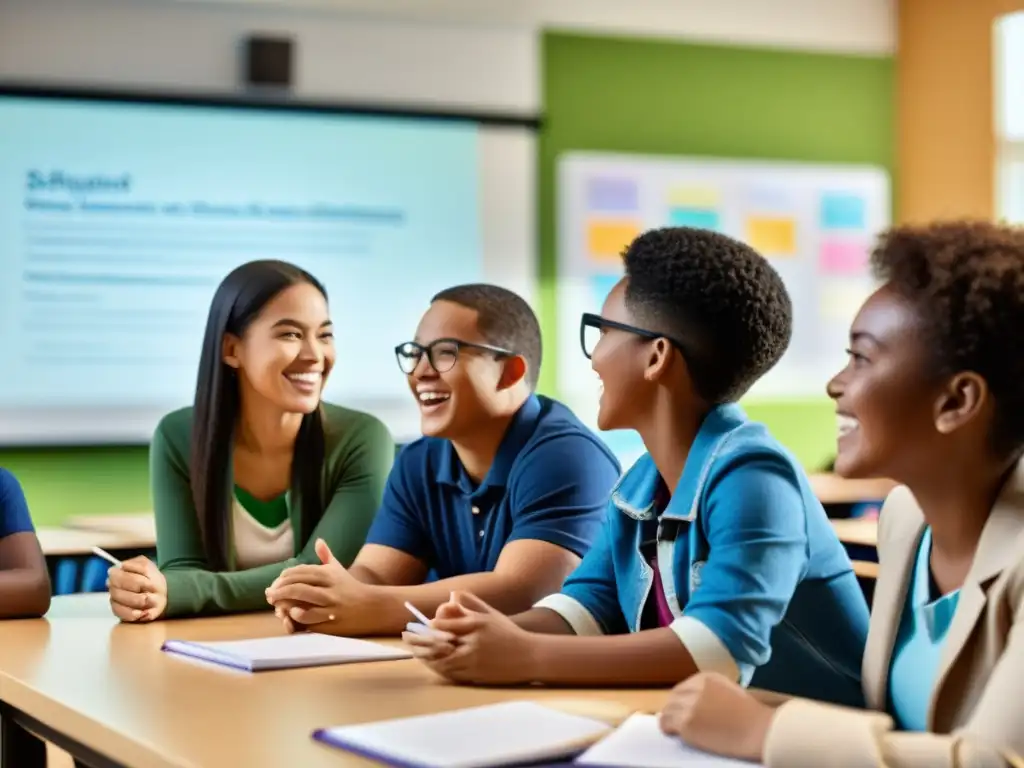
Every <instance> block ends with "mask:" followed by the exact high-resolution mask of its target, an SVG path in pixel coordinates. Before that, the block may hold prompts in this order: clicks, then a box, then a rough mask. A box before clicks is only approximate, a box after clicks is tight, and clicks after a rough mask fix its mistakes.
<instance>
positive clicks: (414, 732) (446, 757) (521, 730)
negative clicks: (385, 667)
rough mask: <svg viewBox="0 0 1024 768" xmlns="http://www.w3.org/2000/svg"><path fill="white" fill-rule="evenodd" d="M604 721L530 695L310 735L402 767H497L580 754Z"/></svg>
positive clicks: (602, 729) (599, 733) (603, 728)
mask: <svg viewBox="0 0 1024 768" xmlns="http://www.w3.org/2000/svg"><path fill="white" fill-rule="evenodd" d="M611 730H612V726H611V725H609V724H608V722H606V721H604V720H600V719H596V718H593V717H586V716H583V715H580V714H575V713H572V712H566V711H562V710H559V709H555V708H552V707H549V706H545V705H543V704H538V703H536V702H531V701H508V702H503V703H501V704H490V705H487V706H482V707H471V708H469V709H459V710H455V711H454V712H441V713H438V714H433V715H419V716H416V717H406V718H399V719H396V720H384V721H380V722H376V723H366V724H364V725H348V726H341V727H338V728H325V729H322V730H318V731H316V732H314V734H313V738H315V739H316V740H317V741H320V742H322V743H324V744H328V745H330V746H332V747H337V748H339V749H344V750H346V751H349V752H353V753H355V754H358V755H362V756H363V757H368V758H370V759H373V760H379V761H381V762H384V763H388V764H390V765H394V766H399V767H400V768H497V766H510V765H523V764H529V763H539V762H541V761H562V760H568V759H569V758H571V757H573V756H575V755H578V754H579V753H580V752H582V751H583V750H584V749H586V748H587V747H588V746H590V745H591V744H593V743H594V742H595V741H597V740H598V739H600V738H601V737H602V736H604V735H606V734H607V733H609V732H610V731H611Z"/></svg>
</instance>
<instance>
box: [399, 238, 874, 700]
mask: <svg viewBox="0 0 1024 768" xmlns="http://www.w3.org/2000/svg"><path fill="white" fill-rule="evenodd" d="M625 266H626V276H625V277H624V278H623V279H622V281H620V282H619V284H618V285H617V286H616V287H615V289H614V290H613V291H612V292H611V294H610V295H609V296H608V298H607V300H606V301H605V304H604V308H603V311H602V313H601V314H600V315H584V316H583V320H582V328H581V337H582V341H583V345H584V353H585V354H586V355H587V356H588V357H590V358H591V360H592V365H593V368H594V370H595V371H596V372H597V374H598V375H599V376H600V378H601V380H602V382H603V386H604V389H603V394H602V396H601V403H600V411H599V414H598V424H599V426H600V427H601V428H602V429H635V430H637V431H638V432H639V433H640V435H641V437H642V438H643V441H644V445H645V447H646V448H647V451H648V452H647V454H645V455H644V456H643V457H642V458H641V459H640V460H639V461H638V462H637V463H636V464H635V465H634V466H633V467H632V468H631V469H630V470H629V471H628V472H627V473H626V474H625V475H624V476H623V477H622V479H621V480H620V482H619V484H618V485H617V486H616V488H615V489H614V490H613V492H612V495H611V501H610V504H609V508H608V512H607V519H606V523H605V526H604V529H603V532H602V537H601V538H600V539H599V540H598V542H597V543H595V544H594V546H593V548H592V549H591V550H590V552H589V553H588V554H587V556H586V557H585V558H584V559H583V562H582V563H581V564H580V566H579V568H578V569H577V570H576V571H575V572H574V573H573V575H571V576H570V577H569V579H568V580H567V581H566V583H565V585H564V586H563V588H562V590H561V592H560V593H558V594H555V595H552V596H550V597H547V598H545V599H543V600H541V601H540V602H539V603H537V604H536V606H535V607H534V608H532V609H531V610H529V611H527V612H525V613H522V614H519V615H516V616H514V617H512V618H508V617H505V616H502V615H500V614H499V613H498V612H497V611H495V610H493V609H491V608H490V607H489V606H487V605H486V604H484V603H482V601H480V600H479V599H478V598H476V597H474V596H472V595H467V594H458V593H457V594H455V595H453V597H452V599H451V601H450V602H449V603H448V604H446V605H443V606H441V608H440V609H439V610H438V612H437V614H436V617H435V619H434V620H433V621H432V626H433V628H434V629H435V630H436V631H437V632H439V633H442V634H437V635H429V634H424V635H415V634H412V633H407V635H406V639H407V642H408V643H409V644H410V645H411V646H412V647H413V648H414V650H415V652H416V654H417V655H418V656H419V657H420V658H421V659H423V660H424V661H425V662H426V663H427V664H428V665H429V666H431V667H432V668H433V669H434V670H435V671H437V672H438V673H440V674H441V675H444V676H446V677H448V678H450V679H452V680H456V681H461V682H474V683H528V682H545V683H553V684H559V685H628V684H636V685H658V684H671V683H676V682H678V681H680V680H683V679H685V678H688V677H690V676H691V675H693V674H695V673H697V672H701V671H716V672H719V673H721V674H723V675H724V676H725V677H726V679H729V680H731V681H734V682H737V683H739V684H741V685H747V684H750V683H753V684H754V685H757V686H759V687H761V688H768V689H772V690H775V691H783V692H788V693H793V694H798V695H804V696H813V697H815V698H819V699H826V700H830V701H836V702H844V703H852V704H859V703H860V702H861V700H862V698H861V692H860V660H861V656H862V653H863V650H864V640H865V637H866V634H867V624H868V610H867V605H866V603H865V600H864V596H863V594H862V592H861V590H860V587H859V585H858V583H857V580H856V577H855V576H854V574H853V571H852V567H851V564H850V561H849V558H848V557H847V556H846V553H845V551H844V550H843V547H842V545H841V544H840V542H839V541H838V539H837V538H836V535H835V533H834V532H833V530H832V527H831V525H830V524H829V521H828V519H827V518H826V516H825V512H824V510H823V509H822V506H821V504H820V503H819V502H818V500H817V499H816V498H815V496H814V494H813V492H812V491H811V488H810V486H809V483H808V481H807V478H806V476H805V474H804V472H803V470H802V469H801V468H800V466H799V465H798V464H797V462H796V460H795V459H794V458H793V457H792V456H791V455H790V454H789V453H788V452H787V451H786V450H785V449H784V448H783V447H782V446H781V445H780V444H779V443H778V442H776V441H775V440H774V439H773V438H772V437H771V435H770V434H769V433H768V431H767V430H766V429H765V428H764V427H763V426H762V425H760V424H756V423H754V422H751V421H749V420H748V419H747V418H746V416H745V415H744V413H743V411H742V409H741V408H740V407H739V406H738V405H737V404H736V401H737V400H738V399H739V398H740V397H741V396H742V395H743V394H744V393H745V392H746V391H747V390H748V389H749V388H750V386H751V385H752V384H753V383H754V382H755V381H757V379H758V378H760V377H761V376H763V375H764V374H765V372H766V371H768V370H769V369H770V368H771V367H772V366H773V365H775V363H776V362H777V361H778V360H779V358H781V357H782V355H783V353H784V352H785V350H786V348H787V346H788V344H789V340H790V335H791V330H792V306H791V303H790V299H789V296H788V294H787V292H786V289H785V287H784V285H783V283H782V280H781V279H780V277H779V275H778V274H777V273H776V272H775V271H774V270H773V269H772V268H771V266H770V265H769V264H768V263H767V261H765V260H764V259H763V258H762V257H761V256H759V255H758V254H757V253H756V252H754V251H753V250H751V249H750V248H748V247H747V246H745V245H743V244H741V243H739V242H736V241H734V240H732V239H730V238H728V237H725V236H724V235H720V234H717V233H714V232H707V231H701V230H696V229H688V228H671V229H661V230H655V231H651V232H648V233H646V234H644V235H642V236H641V237H639V238H638V239H637V240H635V241H634V242H633V243H632V245H630V247H629V248H628V249H627V251H626V254H625Z"/></svg>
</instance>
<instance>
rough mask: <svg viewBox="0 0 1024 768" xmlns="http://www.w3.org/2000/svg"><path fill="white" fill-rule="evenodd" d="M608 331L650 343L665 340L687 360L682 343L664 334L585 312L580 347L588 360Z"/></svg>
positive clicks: (581, 321) (581, 324)
mask: <svg viewBox="0 0 1024 768" xmlns="http://www.w3.org/2000/svg"><path fill="white" fill-rule="evenodd" d="M608 329H613V330H616V331H625V332H626V333H631V334H633V335H634V336H639V337H640V338H641V339H646V340H648V341H654V340H655V339H665V341H667V342H668V343H669V344H671V345H672V346H673V347H675V348H676V349H678V350H679V354H681V355H682V356H683V358H684V359H685V358H686V349H685V348H684V347H683V344H682V342H679V341H677V340H676V339H673V338H671V337H669V336H666V335H665V334H664V333H657V332H655V331H648V330H647V329H646V328H637V327H636V326H635V325H629V324H627V323H619V322H616V321H615V320H608V319H607V318H604V317H601V316H600V315H595V314H593V313H591V312H584V313H583V316H582V317H581V318H580V346H581V347H582V348H583V354H584V355H586V357H587V359H588V360H589V359H590V358H591V357H592V356H593V354H594V347H596V346H597V342H599V341H600V340H601V336H602V334H603V333H604V331H606V330H608Z"/></svg>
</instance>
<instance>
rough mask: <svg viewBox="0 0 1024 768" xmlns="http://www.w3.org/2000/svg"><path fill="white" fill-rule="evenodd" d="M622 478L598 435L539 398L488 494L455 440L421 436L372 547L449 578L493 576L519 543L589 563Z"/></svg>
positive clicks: (522, 413)
mask: <svg viewBox="0 0 1024 768" xmlns="http://www.w3.org/2000/svg"><path fill="white" fill-rule="evenodd" d="M618 478H619V464H618V461H617V460H616V459H615V456H614V455H613V454H612V453H611V451H609V450H608V448H606V447H605V445H604V443H603V442H601V440H600V439H599V438H598V437H597V435H595V434H594V433H593V432H591V431H590V430H589V429H587V427H586V426H584V424H583V423H582V422H580V420H579V419H577V418H576V416H575V414H573V412H572V411H570V410H569V409H568V408H567V407H566V406H564V405H562V404H561V403H559V402H557V401H555V400H551V399H550V398H546V397H541V396H538V395H533V396H531V397H530V398H529V399H528V400H527V401H526V402H525V403H524V404H523V406H522V407H521V408H520V409H519V411H518V412H517V413H516V415H515V417H513V419H512V422H511V424H510V425H509V428H508V431H507V432H506V433H505V437H504V438H503V439H502V441H501V445H500V446H499V447H498V453H497V456H495V459H494V463H493V464H492V465H491V468H490V470H489V471H488V472H487V476H486V477H485V478H484V479H483V482H481V483H480V484H479V485H476V484H475V483H474V482H473V481H472V479H470V477H469V475H468V474H466V470H465V469H464V468H463V466H462V462H460V461H459V458H458V456H457V455H456V453H455V448H454V447H453V446H452V444H451V442H450V441H448V440H445V439H443V438H437V437H421V438H420V439H419V440H416V441H415V442H412V443H410V444H409V445H407V446H406V447H405V448H403V449H402V451H401V453H399V455H398V457H397V459H396V460H395V466H394V467H393V468H392V470H391V475H390V476H389V477H388V483H387V487H386V489H385V491H384V500H383V502H382V504H381V508H380V511H379V512H378V513H377V516H376V518H375V519H374V522H373V525H372V527H371V528H370V533H369V535H368V536H367V539H366V543H367V544H379V545H382V546H385V547H392V548H393V549H398V550H401V551H402V552H405V553H407V554H409V555H412V556H413V557H415V558H417V559H418V560H421V561H422V562H424V563H426V564H427V565H428V566H429V567H430V568H431V570H432V571H433V572H434V574H435V575H436V576H437V578H440V579H447V578H450V577H452V576H462V575H464V574H467V573H481V572H484V571H491V570H493V569H494V566H495V564H496V563H497V562H498V557H499V556H500V555H501V550H502V549H503V548H504V547H505V545H506V544H508V543H509V542H511V541H516V540H519V539H538V540H540V541H548V542H551V543H552V544H555V545H557V546H559V547H562V548H564V549H567V550H569V551H570V552H573V553H575V554H576V555H578V556H580V557H582V556H583V555H584V554H586V552H587V550H588V549H589V548H590V544H591V542H592V541H593V540H594V538H595V537H596V536H597V534H598V531H599V530H600V528H601V525H602V523H603V522H604V518H605V510H606V509H607V507H608V499H609V494H610V492H611V489H612V487H613V486H614V485H615V483H616V482H617V481H618Z"/></svg>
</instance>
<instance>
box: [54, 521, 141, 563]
mask: <svg viewBox="0 0 1024 768" xmlns="http://www.w3.org/2000/svg"><path fill="white" fill-rule="evenodd" d="M36 536H37V537H38V538H39V544H40V546H41V547H42V549H43V554H44V555H46V556H47V557H75V556H79V555H88V554H90V553H91V551H92V548H93V547H102V548H103V549H106V550H110V551H111V552H114V551H115V550H117V551H124V550H140V549H152V548H153V547H155V546H156V537H155V536H147V535H145V534H144V533H134V534H133V533H117V532H114V531H80V530H73V529H71V528H49V527H45V526H43V527H39V528H36Z"/></svg>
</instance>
